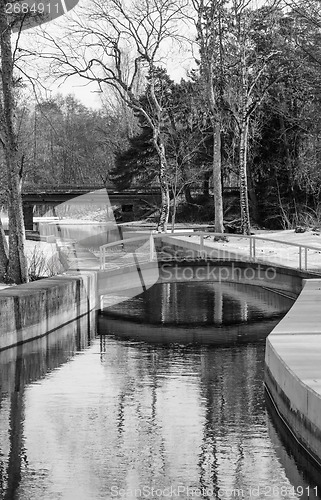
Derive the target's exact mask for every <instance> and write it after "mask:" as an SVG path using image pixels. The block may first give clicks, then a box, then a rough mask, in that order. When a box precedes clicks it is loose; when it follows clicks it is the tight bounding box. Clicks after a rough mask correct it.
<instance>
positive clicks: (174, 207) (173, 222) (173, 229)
mask: <svg viewBox="0 0 321 500" xmlns="http://www.w3.org/2000/svg"><path fill="white" fill-rule="evenodd" d="M176 209H177V196H176V195H174V199H173V212H172V224H171V225H172V233H173V232H174V231H175V220H176Z"/></svg>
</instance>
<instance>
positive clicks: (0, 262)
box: [0, 219, 9, 281]
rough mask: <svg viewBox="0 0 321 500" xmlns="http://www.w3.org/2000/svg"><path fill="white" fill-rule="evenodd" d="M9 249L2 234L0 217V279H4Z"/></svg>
mask: <svg viewBox="0 0 321 500" xmlns="http://www.w3.org/2000/svg"><path fill="white" fill-rule="evenodd" d="M8 258H9V250H8V244H7V240H6V237H5V234H4V229H3V225H2V221H1V219H0V281H4V280H5V279H6V274H7V267H8V262H9V261H8Z"/></svg>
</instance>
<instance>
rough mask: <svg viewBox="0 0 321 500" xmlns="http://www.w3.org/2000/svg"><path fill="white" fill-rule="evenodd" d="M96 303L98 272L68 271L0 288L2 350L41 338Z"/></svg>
mask: <svg viewBox="0 0 321 500" xmlns="http://www.w3.org/2000/svg"><path fill="white" fill-rule="evenodd" d="M96 307H97V273H96V272H92V271H82V272H81V273H78V272H69V273H68V274H65V275H60V276H55V277H53V278H47V279H43V280H40V281H35V282H32V283H27V284H24V285H19V286H17V287H10V288H5V289H4V290H2V291H0V350H2V349H6V348H8V347H12V346H15V345H18V344H21V343H23V342H27V341H29V340H32V339H35V338H39V337H41V336H43V335H46V334H47V333H50V332H51V331H53V330H55V329H56V328H59V327H62V326H64V325H66V324H67V323H69V322H71V321H74V320H75V319H76V318H79V317H81V316H83V315H85V314H87V313H88V312H90V311H92V310H94V309H95V308H96Z"/></svg>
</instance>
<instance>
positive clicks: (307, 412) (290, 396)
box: [265, 279, 321, 464]
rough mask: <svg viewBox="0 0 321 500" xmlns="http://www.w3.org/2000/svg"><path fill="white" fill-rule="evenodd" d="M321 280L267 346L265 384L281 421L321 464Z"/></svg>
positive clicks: (307, 283)
mask: <svg viewBox="0 0 321 500" xmlns="http://www.w3.org/2000/svg"><path fill="white" fill-rule="evenodd" d="M320 305H321V280H320V279H311V280H304V288H303V290H302V292H301V294H300V296H299V297H298V299H297V300H296V302H295V303H294V305H293V307H292V308H291V309H290V311H289V312H288V314H287V315H286V316H285V317H284V318H283V320H282V321H281V322H280V323H279V324H278V325H277V326H276V327H275V328H274V330H273V331H272V332H271V333H270V335H269V337H268V338H267V342H266V355H265V364H266V373H265V384H266V387H267V389H268V392H269V394H270V397H271V399H272V401H273V403H274V405H275V406H276V409H277V410H278V412H279V414H280V416H281V417H282V418H283V420H284V421H285V423H286V424H287V425H288V427H289V429H290V431H291V432H292V433H293V435H294V436H295V438H296V439H297V440H298V441H299V442H300V443H301V445H302V446H304V448H306V450H307V451H308V452H309V453H310V454H311V455H312V457H313V458H314V459H315V460H316V461H317V462H318V463H319V464H321V307H320Z"/></svg>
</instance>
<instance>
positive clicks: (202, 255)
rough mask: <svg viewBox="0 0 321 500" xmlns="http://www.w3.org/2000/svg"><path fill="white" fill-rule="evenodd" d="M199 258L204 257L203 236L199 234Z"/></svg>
mask: <svg viewBox="0 0 321 500" xmlns="http://www.w3.org/2000/svg"><path fill="white" fill-rule="evenodd" d="M200 256H201V257H204V234H203V233H201V234H200Z"/></svg>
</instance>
